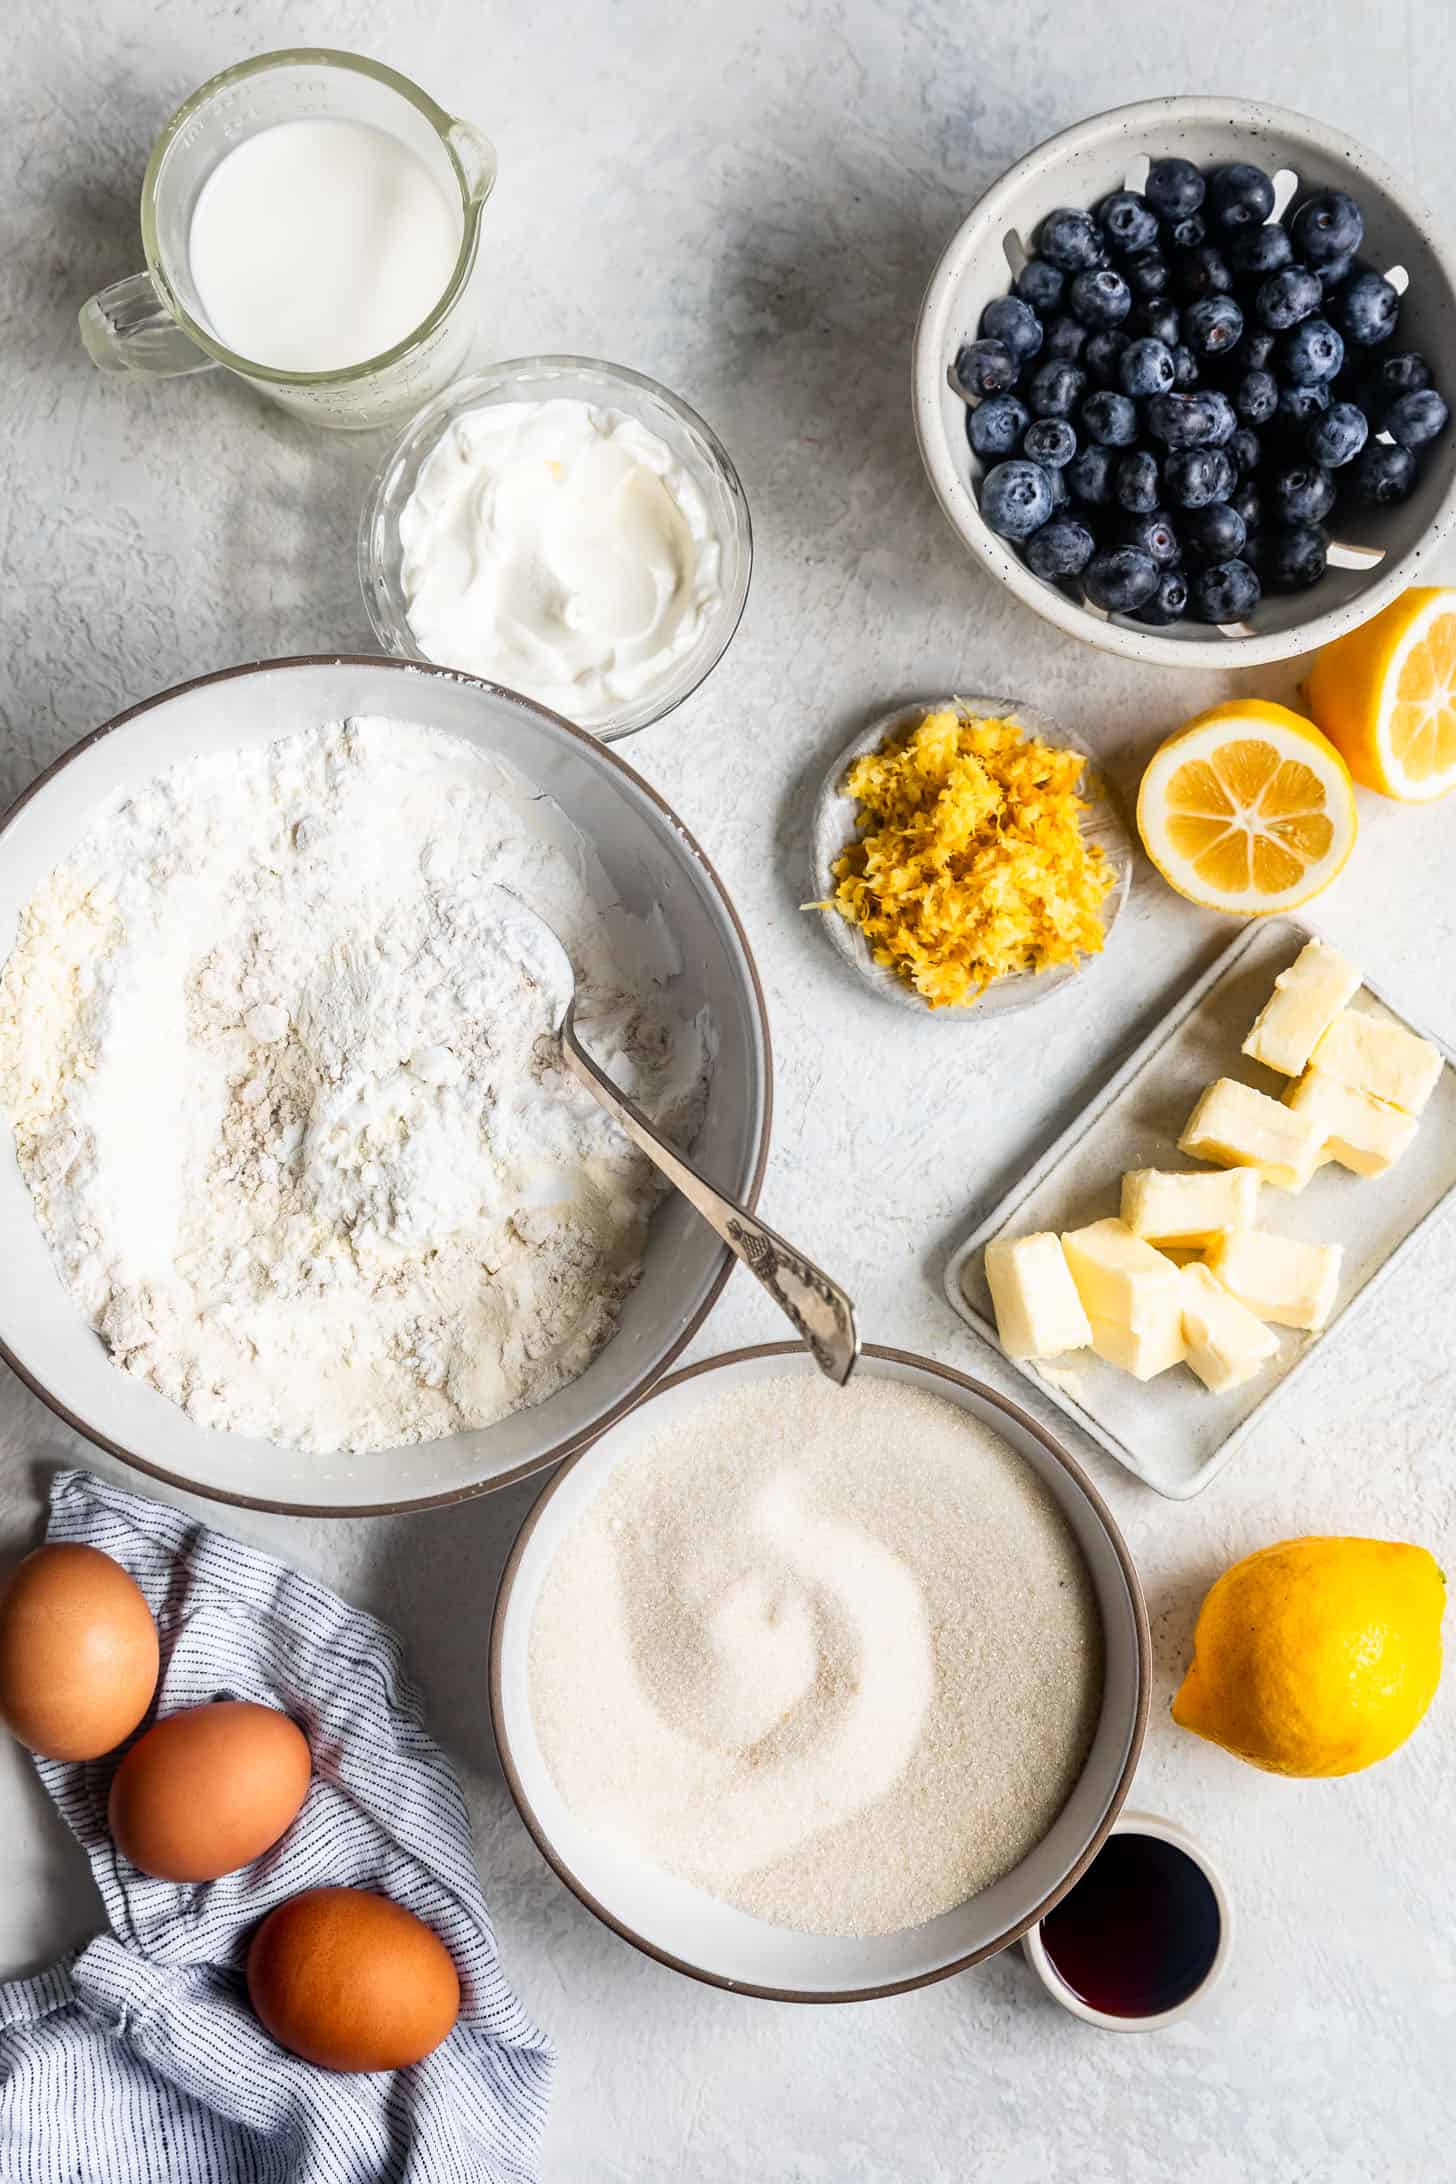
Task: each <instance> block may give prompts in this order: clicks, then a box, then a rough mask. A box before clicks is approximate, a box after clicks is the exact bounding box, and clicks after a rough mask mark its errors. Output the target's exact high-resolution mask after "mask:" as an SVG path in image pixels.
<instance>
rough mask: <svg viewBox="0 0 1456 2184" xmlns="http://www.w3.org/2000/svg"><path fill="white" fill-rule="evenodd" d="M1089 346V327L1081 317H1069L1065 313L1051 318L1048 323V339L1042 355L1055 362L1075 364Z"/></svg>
mask: <svg viewBox="0 0 1456 2184" xmlns="http://www.w3.org/2000/svg"><path fill="white" fill-rule="evenodd" d="M1086 346H1087V329H1086V327H1085V326H1084V325H1083V324H1082V322H1081V320H1080V319H1074V318H1069V317H1068V316H1067V315H1066V314H1065V313H1061V314H1059V315H1058V316H1057V317H1056V318H1050V319H1048V320H1047V323H1046V341H1045V343H1044V344H1043V347H1042V352H1041V353H1042V355H1043V356H1044V357H1046V358H1047V359H1048V360H1049V361H1050V362H1051V363H1053V364H1075V363H1077V362H1078V361H1079V360H1080V358H1081V355H1082V351H1083V350H1084V349H1085V348H1086Z"/></svg>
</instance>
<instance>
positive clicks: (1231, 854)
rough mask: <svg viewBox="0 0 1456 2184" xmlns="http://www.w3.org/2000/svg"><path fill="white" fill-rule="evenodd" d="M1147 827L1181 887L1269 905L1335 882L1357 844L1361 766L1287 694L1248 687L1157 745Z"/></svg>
mask: <svg viewBox="0 0 1456 2184" xmlns="http://www.w3.org/2000/svg"><path fill="white" fill-rule="evenodd" d="M1137 826H1138V833H1139V834H1140V835H1141V836H1142V842H1143V848H1144V849H1145V850H1146V851H1147V853H1148V855H1149V856H1150V857H1151V858H1152V860H1153V863H1154V864H1155V865H1156V866H1157V868H1158V870H1159V871H1160V872H1161V873H1162V875H1163V878H1164V879H1165V880H1166V881H1167V882H1168V885H1169V886H1170V887H1176V888H1177V890H1178V892H1179V894H1180V895H1186V896H1187V897H1188V900H1189V901H1190V902H1196V903H1201V904H1202V905H1203V907H1204V908H1205V909H1208V910H1228V911H1231V912H1232V913H1233V914H1234V915H1235V916H1236V917H1267V916H1268V915H1269V914H1270V913H1271V912H1272V911H1275V910H1292V909H1294V908H1295V906H1296V905H1297V904H1299V903H1302V902H1308V901H1309V900H1310V898H1311V896H1313V895H1317V894H1319V892H1320V890H1321V889H1322V888H1325V887H1328V886H1329V884H1330V882H1331V880H1332V879H1334V877H1335V875H1336V874H1337V873H1338V872H1339V870H1340V868H1341V866H1342V865H1343V864H1344V862H1345V860H1346V858H1347V857H1348V856H1349V854H1350V851H1351V850H1352V849H1353V848H1354V846H1355V831H1356V819H1355V792H1354V790H1353V789H1352V787H1351V786H1350V774H1349V769H1348V767H1347V766H1346V764H1345V761H1344V760H1343V758H1341V756H1340V754H1339V752H1338V751H1337V750H1335V748H1334V746H1333V745H1332V744H1330V743H1327V742H1326V741H1325V738H1324V737H1323V736H1322V735H1321V734H1320V732H1319V730H1318V729H1317V728H1315V727H1314V726H1312V724H1311V723H1310V722H1309V721H1307V720H1301V718H1300V716H1299V714H1298V713H1291V712H1290V711H1289V710H1288V708H1287V707H1286V706H1283V705H1269V704H1266V702H1265V701H1264V700H1263V699H1262V698H1238V699H1235V700H1234V701H1233V702H1232V703H1230V704H1227V705H1215V706H1214V707H1213V708H1212V709H1211V710H1210V711H1209V712H1207V713H1200V714H1198V716H1197V718H1196V719H1194V720H1190V721H1189V723H1188V725H1187V726H1186V728H1180V729H1179V731H1178V733H1177V734H1176V735H1172V736H1169V738H1168V740H1167V742H1166V743H1164V744H1163V745H1161V747H1160V748H1159V749H1158V750H1157V751H1155V752H1154V754H1153V757H1152V759H1151V761H1150V763H1149V765H1148V769H1147V772H1146V773H1145V774H1144V775H1143V779H1142V787H1141V788H1140V789H1139V790H1138V806H1137Z"/></svg>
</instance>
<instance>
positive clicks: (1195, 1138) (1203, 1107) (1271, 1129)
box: [1178, 1077, 1320, 1191]
mask: <svg viewBox="0 0 1456 2184" xmlns="http://www.w3.org/2000/svg"><path fill="white" fill-rule="evenodd" d="M1178 1150H1179V1152H1180V1153H1190V1154H1191V1155H1192V1156H1193V1158H1194V1159H1195V1160H1216V1161H1217V1162H1218V1163H1219V1164H1220V1166H1222V1167H1225V1168H1254V1169H1257V1171H1258V1173H1259V1174H1260V1175H1261V1176H1262V1177H1263V1179H1264V1181H1265V1182H1266V1183H1272V1184H1274V1185H1275V1186H1276V1188H1277V1189H1279V1190H1281V1191H1302V1190H1303V1189H1304V1186H1305V1184H1306V1183H1307V1182H1308V1181H1309V1179H1310V1177H1311V1176H1312V1175H1313V1174H1314V1171H1315V1169H1316V1168H1317V1167H1318V1166H1319V1156H1320V1134H1319V1131H1318V1130H1317V1128H1316V1127H1315V1125H1314V1124H1313V1123H1312V1122H1311V1121H1310V1120H1309V1119H1308V1117H1307V1116H1304V1115H1301V1114H1297V1113H1294V1112H1293V1111H1291V1109H1290V1108H1288V1107H1285V1106H1283V1105H1281V1103H1280V1102H1279V1101H1278V1100H1271V1099H1270V1098H1269V1096H1268V1094H1267V1093H1264V1092H1256V1091H1255V1090H1254V1089H1253V1087H1252V1085H1247V1084H1237V1083H1235V1081H1234V1079H1233V1078H1232V1077H1220V1078H1219V1079H1218V1081H1217V1083H1215V1084H1211V1085H1210V1086H1209V1087H1208V1089H1207V1091H1206V1092H1205V1093H1204V1094H1203V1096H1202V1098H1201V1099H1200V1100H1199V1102H1198V1105H1197V1106H1196V1107H1195V1108H1194V1110H1193V1113H1192V1114H1191V1115H1190V1116H1189V1118H1188V1124H1187V1127H1186V1129H1185V1130H1184V1132H1183V1135H1182V1137H1180V1138H1179V1140H1178Z"/></svg>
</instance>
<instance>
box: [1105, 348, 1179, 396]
mask: <svg viewBox="0 0 1456 2184" xmlns="http://www.w3.org/2000/svg"><path fill="white" fill-rule="evenodd" d="M1117 376H1118V379H1119V380H1120V381H1121V384H1122V391H1123V393H1124V394H1131V395H1134V396H1138V395H1149V394H1168V393H1171V391H1172V387H1173V352H1172V350H1171V349H1170V348H1169V347H1168V345H1167V343H1166V342H1164V341H1155V340H1154V339H1153V338H1152V336H1151V335H1146V336H1145V337H1144V338H1143V339H1142V340H1141V341H1130V342H1129V343H1128V345H1127V347H1126V348H1125V349H1124V350H1123V352H1122V355H1121V356H1120V357H1119V358H1118V360H1117Z"/></svg>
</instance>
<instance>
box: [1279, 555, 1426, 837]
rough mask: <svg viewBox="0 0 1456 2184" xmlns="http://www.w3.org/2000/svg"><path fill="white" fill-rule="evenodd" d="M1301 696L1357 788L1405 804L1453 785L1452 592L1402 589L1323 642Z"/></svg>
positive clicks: (1418, 801)
mask: <svg viewBox="0 0 1456 2184" xmlns="http://www.w3.org/2000/svg"><path fill="white" fill-rule="evenodd" d="M1305 694H1306V696H1307V698H1308V700H1309V709H1310V711H1311V712H1312V713H1313V715H1314V717H1315V719H1316V720H1317V721H1318V723H1319V725H1320V727H1321V728H1322V729H1323V730H1324V732H1325V734H1326V735H1327V736H1328V737H1329V739H1330V741H1331V742H1332V743H1333V744H1334V745H1335V746H1336V748H1337V749H1338V750H1339V751H1340V752H1341V754H1342V755H1343V757H1344V759H1345V762H1346V764H1347V765H1348V766H1349V769H1350V771H1351V773H1352V774H1353V775H1354V776H1355V779H1356V780H1357V781H1359V782H1361V783H1362V784H1363V785H1364V787H1365V788H1367V789H1375V790H1376V791H1377V792H1378V793H1379V794H1380V795H1381V796H1395V797H1399V799H1400V800H1401V802H1402V803H1405V804H1425V803H1429V802H1430V800H1431V799H1432V798H1433V797H1437V796H1445V795H1447V794H1448V793H1449V792H1450V791H1451V790H1452V789H1456V590H1453V589H1452V588H1451V587H1450V586H1442V585H1438V584H1425V585H1418V586H1417V587H1416V588H1415V589H1413V590H1411V591H1407V592H1402V593H1401V595H1400V597H1399V599H1394V600H1392V601H1391V603H1390V605H1389V606H1388V607H1386V608H1384V609H1383V611H1382V612H1381V613H1379V614H1377V615H1375V616H1374V617H1373V619H1372V620H1370V621H1368V622H1364V623H1362V624H1361V626H1360V628H1359V629H1354V630H1351V632H1350V634H1349V636H1348V637H1339V638H1337V639H1336V640H1335V642H1334V644H1332V645H1326V646H1325V648H1324V650H1323V652H1321V653H1319V654H1318V655H1317V657H1316V659H1315V663H1314V666H1313V667H1312V668H1311V670H1310V676H1309V682H1308V685H1307V688H1306V693H1305Z"/></svg>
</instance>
